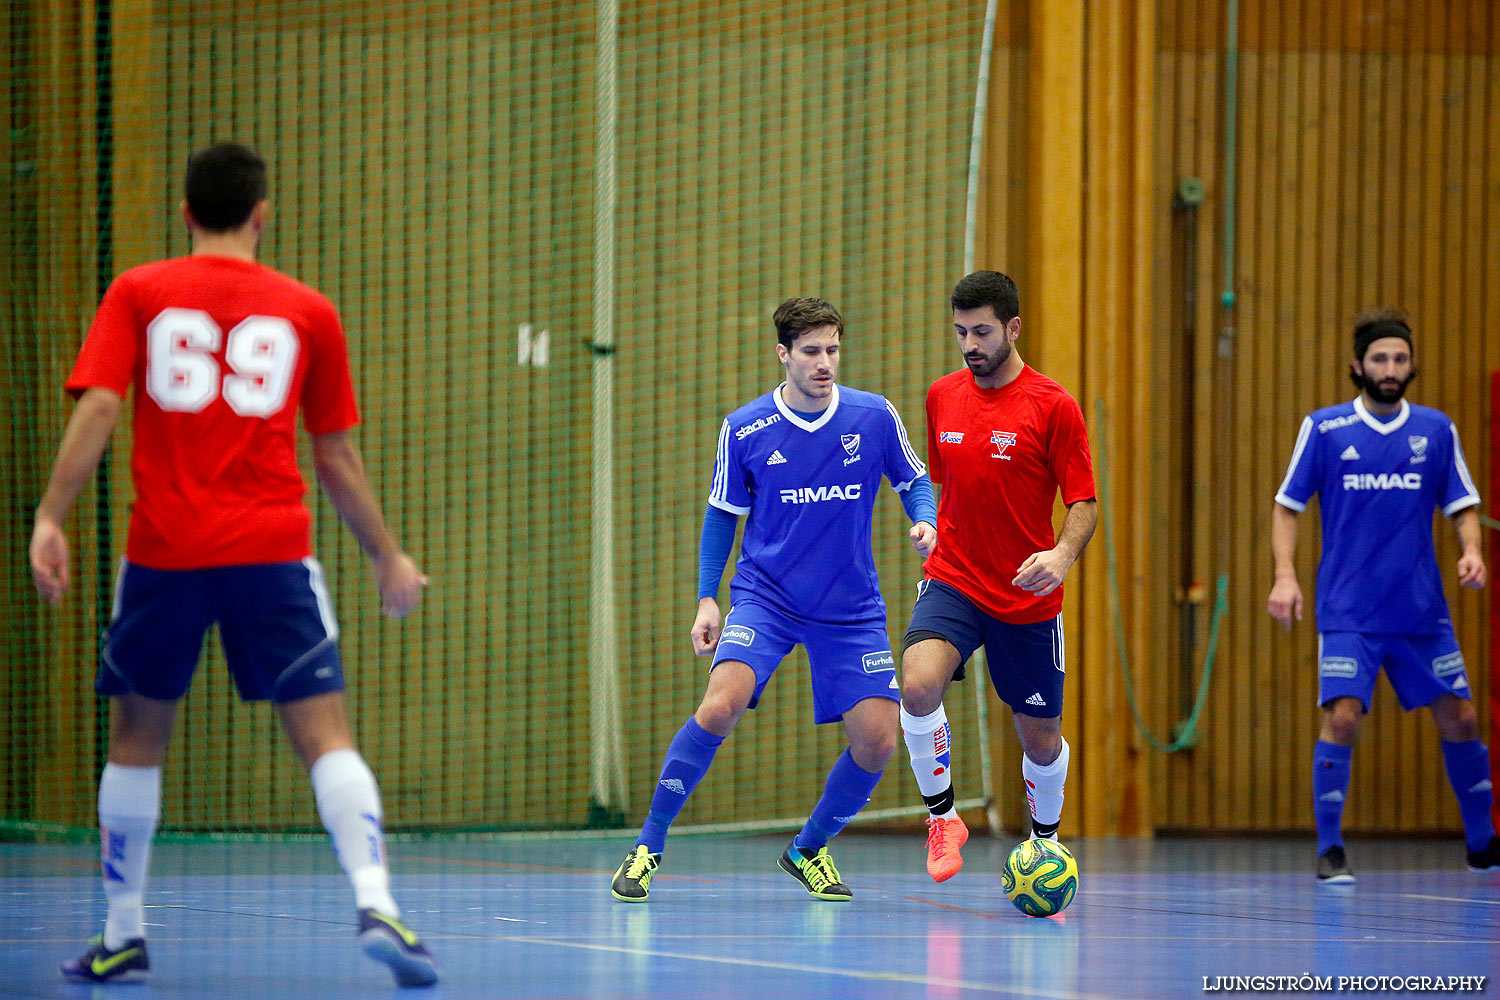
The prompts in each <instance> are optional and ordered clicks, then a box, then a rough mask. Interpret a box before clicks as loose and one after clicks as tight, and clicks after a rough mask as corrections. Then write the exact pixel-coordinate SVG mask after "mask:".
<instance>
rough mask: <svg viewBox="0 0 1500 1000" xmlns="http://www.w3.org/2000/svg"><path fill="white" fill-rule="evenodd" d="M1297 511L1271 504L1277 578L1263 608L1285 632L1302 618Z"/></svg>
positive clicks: (1272, 538)
mask: <svg viewBox="0 0 1500 1000" xmlns="http://www.w3.org/2000/svg"><path fill="white" fill-rule="evenodd" d="M1296 553H1297V512H1296V511H1294V510H1292V509H1290V508H1288V507H1283V506H1282V505H1281V504H1279V503H1276V504H1272V505H1271V558H1272V559H1273V560H1274V561H1275V565H1276V581H1275V582H1274V583H1273V584H1271V596H1270V598H1269V599H1268V600H1267V601H1266V610H1267V611H1269V612H1270V613H1271V617H1272V618H1274V619H1276V620H1277V621H1279V622H1281V627H1282V628H1284V629H1286V630H1287V631H1288V632H1290V631H1291V630H1292V623H1293V622H1294V621H1296V622H1300V621H1301V620H1302V587H1301V585H1300V584H1298V583H1297V566H1296V564H1295V562H1293V558H1292V557H1293V556H1295V555H1296Z"/></svg>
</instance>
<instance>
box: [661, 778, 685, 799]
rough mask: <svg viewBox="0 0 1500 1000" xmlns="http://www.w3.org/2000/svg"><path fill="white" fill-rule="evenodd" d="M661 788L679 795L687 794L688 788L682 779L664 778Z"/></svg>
mask: <svg viewBox="0 0 1500 1000" xmlns="http://www.w3.org/2000/svg"><path fill="white" fill-rule="evenodd" d="M661 787H663V788H665V789H666V790H667V791H669V792H676V793H677V794H678V795H686V794H687V786H685V785H683V783H682V779H681V778H663V779H662V780H661Z"/></svg>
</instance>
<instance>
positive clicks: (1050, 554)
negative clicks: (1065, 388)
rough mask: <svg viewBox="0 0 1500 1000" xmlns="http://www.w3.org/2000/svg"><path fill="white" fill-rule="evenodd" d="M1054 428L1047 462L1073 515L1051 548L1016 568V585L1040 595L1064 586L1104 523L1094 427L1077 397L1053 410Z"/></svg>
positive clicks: (1065, 399)
mask: <svg viewBox="0 0 1500 1000" xmlns="http://www.w3.org/2000/svg"><path fill="white" fill-rule="evenodd" d="M1050 417H1051V421H1052V426H1051V428H1050V433H1049V434H1048V436H1047V440H1048V447H1047V463H1048V465H1049V467H1050V468H1051V470H1052V475H1053V478H1055V479H1056V480H1057V484H1058V486H1059V488H1060V489H1061V490H1062V499H1063V503H1065V504H1067V505H1068V514H1067V516H1066V517H1064V518H1063V525H1062V530H1061V531H1060V532H1058V534H1057V541H1056V542H1054V543H1053V546H1052V548H1050V549H1048V550H1046V551H1045V552H1034V553H1032V554H1031V555H1029V556H1027V557H1026V561H1025V562H1023V563H1021V565H1020V566H1018V567H1017V568H1016V576H1015V579H1014V580H1012V581H1011V584H1012V585H1013V586H1016V587H1020V588H1021V589H1022V590H1025V591H1029V592H1030V593H1033V594H1036V595H1038V596H1045V595H1047V594H1050V593H1052V592H1053V591H1054V590H1056V589H1057V588H1058V587H1061V586H1062V583H1063V580H1064V579H1065V578H1066V577H1067V575H1068V570H1070V569H1072V568H1073V564H1074V563H1075V562H1077V561H1078V557H1079V556H1081V555H1082V554H1083V547H1084V546H1085V545H1087V544H1088V543H1089V539H1090V538H1092V537H1094V528H1095V527H1096V526H1097V525H1098V523H1099V503H1098V500H1097V499H1096V497H1095V495H1094V466H1093V460H1092V459H1091V458H1090V457H1089V437H1088V431H1087V429H1086V428H1085V427H1084V423H1083V410H1082V409H1081V408H1080V407H1079V406H1078V401H1077V400H1075V399H1074V398H1073V397H1072V396H1067V395H1063V396H1061V397H1059V398H1057V399H1056V401H1055V405H1054V406H1053V407H1052V409H1051V411H1050Z"/></svg>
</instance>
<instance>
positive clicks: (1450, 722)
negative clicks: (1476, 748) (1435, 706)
mask: <svg viewBox="0 0 1500 1000" xmlns="http://www.w3.org/2000/svg"><path fill="white" fill-rule="evenodd" d="M1433 715H1434V717H1435V720H1436V722H1437V724H1438V733H1439V735H1441V736H1442V738H1443V739H1444V740H1446V741H1447V742H1449V743H1468V742H1471V741H1473V740H1477V739H1479V713H1477V712H1475V711H1474V703H1473V702H1471V701H1467V700H1464V699H1460V698H1455V699H1454V704H1453V705H1451V706H1450V707H1449V708H1448V710H1447V711H1446V712H1441V713H1440V712H1436V711H1434V712H1433Z"/></svg>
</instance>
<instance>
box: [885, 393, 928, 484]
mask: <svg viewBox="0 0 1500 1000" xmlns="http://www.w3.org/2000/svg"><path fill="white" fill-rule="evenodd" d="M885 408H886V409H887V410H889V411H890V414H891V419H892V420H894V421H895V422H896V439H897V441H899V442H900V444H901V453H902V454H903V455H904V456H906V460H907V461H908V462H910V463H911V467H912V468H913V469H915V470H916V472H917V476H916V477H913V479H912V481H911V482H915V481H916V479H917V478H918V477H921V476H923V475H925V474H926V473H927V466H925V465H923V464H922V460H921V459H920V458H918V457H917V453H916V450H915V449H913V448H912V446H911V439H910V438H908V437H907V436H906V425H905V424H903V423H902V422H901V414H899V413H897V412H896V408H895V407H894V406H892V405H891V401H890V400H889V399H887V400H886V401H885ZM911 482H908V483H907V484H906V486H907V487H909V486H911ZM904 488H906V487H901V486H898V487H896V492H897V493H899V492H901V490H902V489H904Z"/></svg>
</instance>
